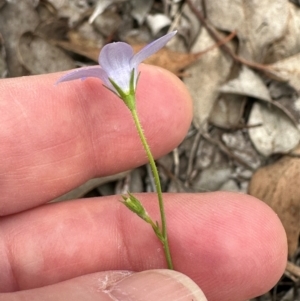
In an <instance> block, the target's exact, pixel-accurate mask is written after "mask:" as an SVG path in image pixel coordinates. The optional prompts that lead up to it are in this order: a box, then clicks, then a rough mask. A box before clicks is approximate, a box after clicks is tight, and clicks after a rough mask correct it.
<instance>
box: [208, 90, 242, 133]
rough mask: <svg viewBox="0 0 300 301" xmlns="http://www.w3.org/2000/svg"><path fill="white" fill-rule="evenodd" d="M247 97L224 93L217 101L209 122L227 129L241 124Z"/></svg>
mask: <svg viewBox="0 0 300 301" xmlns="http://www.w3.org/2000/svg"><path fill="white" fill-rule="evenodd" d="M245 104H246V97H241V96H239V95H232V94H227V95H226V94H222V95H221V96H220V97H219V98H218V100H217V101H216V103H215V105H214V107H213V109H212V112H211V115H210V118H209V122H210V123H212V124H214V125H216V126H218V127H221V128H225V129H231V128H235V127H237V126H238V125H240V124H241V118H242V115H243V113H244V107H245Z"/></svg>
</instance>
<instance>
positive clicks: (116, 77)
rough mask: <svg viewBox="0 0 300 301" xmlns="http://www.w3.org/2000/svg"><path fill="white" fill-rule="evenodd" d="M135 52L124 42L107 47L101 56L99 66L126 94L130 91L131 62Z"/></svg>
mask: <svg viewBox="0 0 300 301" xmlns="http://www.w3.org/2000/svg"><path fill="white" fill-rule="evenodd" d="M132 57H133V50H132V47H131V46H130V45H128V44H127V43H123V42H117V43H111V44H107V45H105V46H104V47H103V48H102V50H101V52H100V55H99V64H100V65H101V67H102V68H103V69H104V70H105V71H106V73H107V75H108V77H109V78H111V79H112V80H113V81H114V82H115V83H116V84H117V85H118V86H119V87H120V88H122V90H123V91H124V92H127V91H128V90H129V82H130V75H131V71H132V68H131V66H130V60H131V58H132Z"/></svg>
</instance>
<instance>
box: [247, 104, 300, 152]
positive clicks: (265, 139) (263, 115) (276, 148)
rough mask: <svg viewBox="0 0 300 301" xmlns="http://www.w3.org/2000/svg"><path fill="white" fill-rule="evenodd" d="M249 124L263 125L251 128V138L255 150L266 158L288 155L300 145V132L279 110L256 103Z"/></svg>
mask: <svg viewBox="0 0 300 301" xmlns="http://www.w3.org/2000/svg"><path fill="white" fill-rule="evenodd" d="M248 124H249V125H256V124H257V125H258V124H261V126H257V127H252V128H250V129H249V136H250V138H251V141H252V143H253V144H254V146H255V148H256V149H257V150H258V151H259V152H260V153H261V154H263V155H264V156H269V155H271V154H276V153H287V152H289V151H290V150H292V149H293V148H294V147H296V146H297V144H298V143H299V139H300V133H299V130H298V129H297V128H296V127H295V125H294V124H293V122H292V121H291V120H290V119H289V118H288V117H287V116H286V115H285V114H284V113H283V112H282V111H280V110H279V109H278V108H275V107H271V106H267V105H265V104H262V103H258V102H257V103H255V104H254V105H253V108H252V110H251V113H250V117H249V120H248Z"/></svg>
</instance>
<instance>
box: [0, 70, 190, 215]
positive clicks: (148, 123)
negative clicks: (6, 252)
mask: <svg viewBox="0 0 300 301" xmlns="http://www.w3.org/2000/svg"><path fill="white" fill-rule="evenodd" d="M60 75H61V74H50V75H42V76H32V77H25V78H18V79H5V80H1V81H0V93H1V103H0V112H1V113H0V114H1V115H2V116H1V117H0V128H1V130H0V141H1V148H0V157H1V158H3V160H1V162H0V170H1V178H0V180H1V196H0V216H1V215H5V214H11V213H14V212H18V211H21V210H24V209H28V208H30V207H32V206H36V205H39V204H42V203H45V202H47V201H49V200H51V199H53V198H55V197H57V196H59V195H61V194H63V193H65V192H67V191H69V190H71V189H72V188H74V187H76V186H78V185H80V184H82V183H84V182H85V181H87V180H88V179H90V178H92V177H95V176H105V175H109V174H114V173H117V172H120V171H124V170H127V169H130V168H133V167H136V166H139V165H141V164H143V163H145V162H146V161H147V159H146V156H145V153H144V150H143V148H142V146H141V142H140V141H139V138H138V135H137V132H136V130H135V126H134V124H133V121H132V119H131V117H130V113H129V110H128V109H127V108H126V107H125V105H124V104H123V103H122V101H121V100H120V99H118V98H117V97H116V96H115V95H114V94H113V93H111V92H110V91H108V90H107V89H106V88H104V87H103V86H102V84H101V82H100V81H99V80H97V79H87V80H85V81H83V82H82V81H80V80H77V81H73V82H68V83H63V84H60V85H59V86H54V83H55V81H56V80H57V79H58V78H59V76H60ZM137 109H138V112H139V115H140V118H141V122H142V125H143V126H144V129H145V134H146V136H147V138H148V140H149V143H150V147H151V148H152V150H153V152H154V155H155V156H156V157H159V156H161V155H163V154H166V153H167V152H169V151H171V150H172V149H173V148H174V147H176V146H177V145H178V144H179V143H180V142H181V141H182V139H183V138H184V136H185V134H186V132H187V130H188V127H189V125H190V122H191V116H192V113H191V111H192V110H191V101H190V97H189V95H188V92H187V90H186V88H185V87H184V85H183V84H182V82H181V81H180V80H179V79H178V78H176V77H175V76H174V75H172V74H171V73H169V72H167V71H164V70H162V69H160V68H156V67H152V66H142V67H141V77H140V81H139V85H138V91H137ZM165 133H168V134H167V135H166V134H165Z"/></svg>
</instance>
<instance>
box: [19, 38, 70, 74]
mask: <svg viewBox="0 0 300 301" xmlns="http://www.w3.org/2000/svg"><path fill="white" fill-rule="evenodd" d="M19 57H20V59H21V62H22V64H23V66H24V67H26V69H27V70H28V71H30V73H31V74H45V73H51V72H57V71H62V70H69V69H73V68H75V63H74V61H73V60H72V59H71V58H70V57H69V56H68V55H67V54H66V53H65V52H63V51H62V50H60V49H59V48H57V47H55V46H52V45H51V44H49V43H48V42H47V41H45V40H44V39H42V38H40V37H38V36H35V35H33V34H32V33H29V32H28V33H25V34H24V35H23V36H22V37H21V38H20V42H19Z"/></svg>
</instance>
